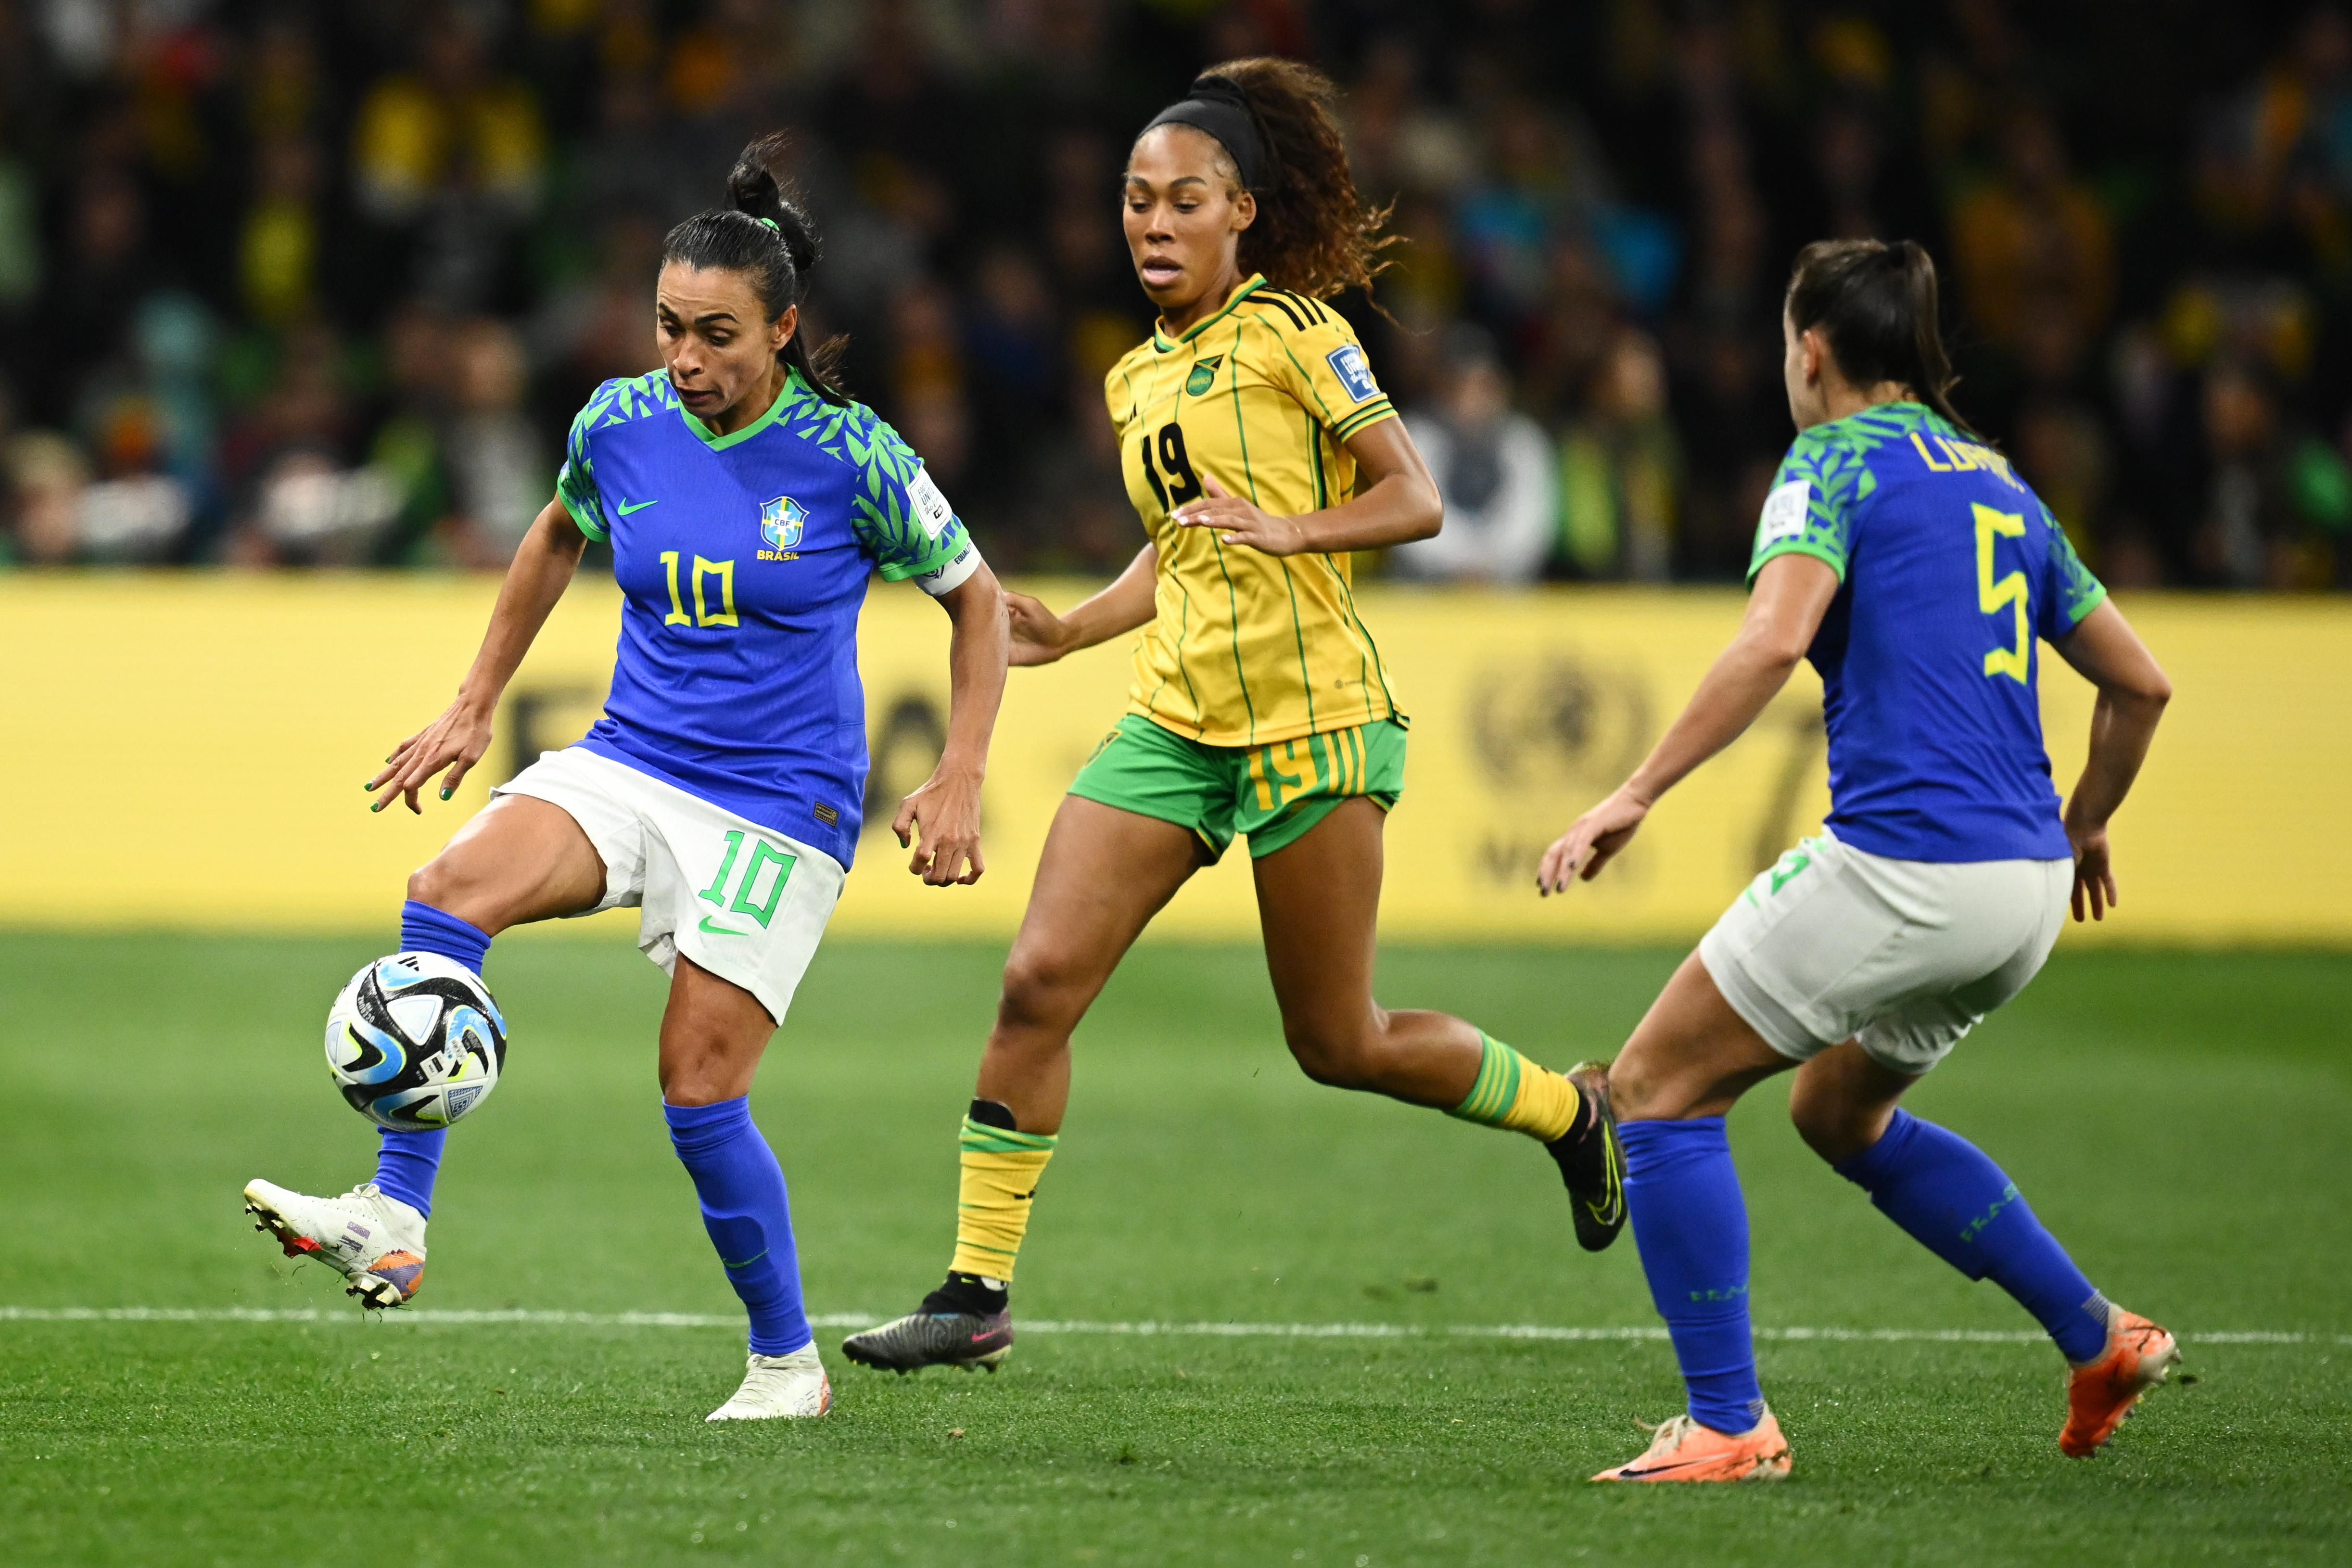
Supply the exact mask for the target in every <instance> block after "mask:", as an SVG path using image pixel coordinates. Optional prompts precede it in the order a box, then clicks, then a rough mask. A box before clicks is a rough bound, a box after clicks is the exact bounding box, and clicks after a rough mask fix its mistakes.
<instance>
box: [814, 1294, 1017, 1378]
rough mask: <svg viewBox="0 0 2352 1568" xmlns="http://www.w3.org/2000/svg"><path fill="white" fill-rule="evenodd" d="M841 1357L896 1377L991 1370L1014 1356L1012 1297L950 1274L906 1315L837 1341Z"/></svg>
mask: <svg viewBox="0 0 2352 1568" xmlns="http://www.w3.org/2000/svg"><path fill="white" fill-rule="evenodd" d="M841 1353H842V1354H844V1355H845V1356H847V1357H848V1358H849V1359H850V1360H852V1361H854V1362H856V1363H858V1364H859V1365H861V1366H870V1367H873V1368H875V1369H876V1370H877V1371H879V1372H895V1373H900V1374H901V1375H904V1374H905V1373H910V1372H920V1371H921V1370H922V1369H923V1368H925V1367H927V1366H960V1367H961V1368H963V1369H964V1370H965V1371H966V1372H970V1371H971V1370H972V1369H973V1368H975V1367H980V1368H984V1369H986V1370H987V1371H989V1372H994V1371H995V1370H996V1369H997V1368H998V1367H999V1366H1002V1365H1003V1363H1004V1358H1005V1357H1006V1356H1009V1355H1011V1354H1012V1353H1013V1308H1012V1303H1011V1298H1010V1296H1009V1294H1008V1293H1007V1292H1006V1291H1003V1290H992V1289H988V1288H987V1287H985V1286H983V1285H982V1284H981V1283H980V1281H979V1280H978V1279H974V1278H972V1277H971V1276H970V1275H966V1274H950V1275H949V1276H948V1279H947V1283H946V1284H944V1285H942V1286H940V1288H939V1289H936V1290H934V1291H932V1292H931V1293H930V1294H929V1295H928V1296H926V1297H924V1298H923V1304H922V1305H921V1306H920V1307H919V1308H917V1309H916V1310H913V1311H911V1312H909V1313H908V1314H907V1315H906V1316H905V1317H903V1318H898V1319H896V1320H894V1321H890V1322H887V1323H884V1324H883V1325H882V1326H881V1327H880V1328H877V1329H865V1330H861V1331H859V1332H857V1333H854V1334H852V1335H850V1336H849V1337H848V1338H847V1339H845V1340H844V1341H842V1342H841Z"/></svg>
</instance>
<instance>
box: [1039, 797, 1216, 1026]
mask: <svg viewBox="0 0 2352 1568" xmlns="http://www.w3.org/2000/svg"><path fill="white" fill-rule="evenodd" d="M1201 853H1202V851H1201V841H1200V839H1199V838H1198V837H1195V836H1194V835H1193V833H1192V831H1191V830H1190V829H1189V828H1185V827H1181V826H1177V825H1176V824H1175V823H1172V822H1163V821H1161V820H1160V818H1158V817H1155V816H1143V815H1141V814H1140V813H1138V812H1132V811H1122V810H1120V809H1119V808H1118V806H1115V805H1103V804H1102V803H1101V802H1100V801H1094V800H1087V799H1085V798H1083V797H1081V796H1078V795H1066V796H1064V797H1063V800H1062V805H1061V809H1060V810H1059V811H1057V812H1055V814H1054V825H1053V826H1052V828H1051V829H1049V830H1048V831H1047V833H1046V835H1045V851H1044V853H1043V854H1041V855H1040V856H1039V857H1038V860H1037V879H1036V881H1035V882H1034V884H1033V885H1032V886H1031V888H1030V889H1029V907H1028V908H1027V909H1026V910H1024V911H1023V912H1022V916H1021V929H1020V931H1019V932H1018V933H1017V934H1016V935H1015V936H1014V937H1013V952H1012V953H1011V955H1010V956H1009V957H1008V958H1007V959H1006V960H1005V964H1004V1000H1005V1005H1006V1007H1007V1008H1008V1009H1009V1010H1012V1011H1013V1012H1016V1013H1026V1012H1035V1011H1044V1012H1049V1013H1059V1012H1061V1011H1064V1010H1066V1009H1067V1008H1069V1007H1072V1006H1075V1007H1076V1008H1078V1009H1080V1010H1083V1009H1084V1008H1085V1006H1086V1005H1087V1003H1088V1002H1091V1001H1092V1000H1093V999H1094V997H1095V994H1096V993H1097V992H1099V991H1100V990H1101V989H1102V987H1103V983H1104V982H1105V981H1107V980H1108V979H1109V978H1110V972H1111V971H1112V970H1113V969H1115V968H1117V967H1118V961H1119V959H1120V958H1121V957H1122V956H1123V955H1124V954H1125V953H1126V952H1127V950H1128V949H1129V947H1130V946H1132V945H1133V944H1134V942H1135V939H1136V938H1137V937H1138V936H1139V935H1141V934H1142V931H1143V928H1144V927H1145V926H1146V925H1148V924H1150V921H1151V917H1152V916H1154V915H1156V914H1158V913H1159V912H1160V910H1161V909H1162V908H1164V907H1165V906H1166V905H1167V902H1168V900H1170V899H1172V898H1174V897H1175V896H1176V889H1179V888H1181V887H1182V886H1183V885H1184V883H1185V880H1186V879H1188V878H1190V877H1191V876H1192V873H1193V872H1194V871H1195V870H1197V869H1198V868H1199V867H1200V863H1201Z"/></svg>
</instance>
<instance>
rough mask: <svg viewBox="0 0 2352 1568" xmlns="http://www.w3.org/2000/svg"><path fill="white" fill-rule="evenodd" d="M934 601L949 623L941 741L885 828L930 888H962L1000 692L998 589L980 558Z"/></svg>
mask: <svg viewBox="0 0 2352 1568" xmlns="http://www.w3.org/2000/svg"><path fill="white" fill-rule="evenodd" d="M940 608H941V609H943V610H945V611H946V612H947V613H948V619H949V620H950V621H952V622H953V623H954V624H955V631H954V634H953V635H952V636H951V637H950V639H949V642H948V742H947V745H946V746H945V747H944V748H943V749H941V751H940V765H939V766H938V767H936V768H933V769H932V770H931V776H930V777H929V779H927V780H925V781H924V783H923V786H922V787H921V788H920V789H919V790H917V791H915V793H914V794H912V795H908V797H907V798H906V800H905V801H904V802H903V803H902V804H901V805H899V807H898V816H897V817H896V818H895V819H893V820H892V822H891V824H890V830H891V831H892V832H893V833H896V834H897V835H898V844H899V847H902V848H903V847H906V846H907V845H908V843H909V841H910V840H911V841H912V842H913V844H914V850H915V855H914V858H913V859H911V860H909V861H908V863H907V869H908V870H909V871H912V872H913V873H914V874H915V875H916V876H918V877H920V878H921V879H923V880H924V881H926V882H928V883H929V884H930V885H931V886H932V887H934V888H945V887H950V886H952V885H955V884H961V885H963V886H966V887H969V886H971V884H972V883H974V882H977V881H979V880H980V878H981V873H982V871H984V870H986V869H987V866H986V865H985V863H984V862H982V859H981V857H980V784H981V780H982V778H983V777H984V776H985V775H986V774H987V773H988V740H989V737H990V735H992V734H993V733H994V732H995V730H996V710H997V705H998V704H999V703H1001V702H1002V701H1003V699H1004V661H1005V645H1006V641H1007V633H1006V629H1005V614H1004V590H1003V588H1001V587H999V586H998V585H997V582H996V574H995V573H993V572H991V571H990V570H989V569H988V563H986V562H982V563H981V564H980V565H979V566H977V567H975V568H974V569H973V571H972V574H971V576H969V577H967V578H965V579H964V580H963V581H962V582H961V583H959V584H956V585H955V586H954V587H952V588H950V589H949V590H948V591H947V592H946V593H945V594H942V595H940ZM910 829H913V830H915V832H914V833H910V831H909V830H910ZM917 833H919V837H916V834H917Z"/></svg>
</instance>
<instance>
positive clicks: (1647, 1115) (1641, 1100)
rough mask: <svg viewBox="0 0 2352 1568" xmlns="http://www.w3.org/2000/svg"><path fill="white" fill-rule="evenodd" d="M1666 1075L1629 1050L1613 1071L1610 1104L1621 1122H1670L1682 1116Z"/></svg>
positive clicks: (1610, 1073)
mask: <svg viewBox="0 0 2352 1568" xmlns="http://www.w3.org/2000/svg"><path fill="white" fill-rule="evenodd" d="M1671 1088H1672V1086H1671V1085H1670V1083H1669V1082H1668V1080H1667V1079H1666V1077H1665V1075H1664V1074H1661V1073H1659V1072H1658V1071H1656V1070H1655V1068H1654V1067H1653V1066H1652V1065H1651V1064H1650V1063H1649V1062H1647V1061H1645V1060H1643V1058H1640V1057H1638V1056H1636V1055H1635V1054H1634V1053H1633V1052H1631V1051H1628V1052H1626V1053H1624V1054H1623V1055H1622V1056H1620V1057H1619V1058H1617V1059H1616V1060H1615V1061H1614V1062H1612V1064H1610V1068H1609V1102H1610V1105H1611V1107H1612V1109H1613V1110H1615V1111H1616V1113H1617V1120H1618V1121H1673V1120H1675V1118H1676V1117H1678V1116H1680V1115H1681V1114H1682V1108H1681V1106H1680V1105H1679V1104H1678V1103H1677V1097H1676V1096H1675V1095H1674V1094H1673V1093H1672V1092H1671Z"/></svg>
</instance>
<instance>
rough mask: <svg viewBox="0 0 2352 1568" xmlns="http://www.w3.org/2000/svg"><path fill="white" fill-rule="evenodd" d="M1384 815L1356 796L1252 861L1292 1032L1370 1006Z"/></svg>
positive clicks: (1269, 954)
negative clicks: (1308, 1023) (1302, 1024)
mask: <svg viewBox="0 0 2352 1568" xmlns="http://www.w3.org/2000/svg"><path fill="white" fill-rule="evenodd" d="M1387 822H1388V813H1386V812H1385V811H1382V810H1381V808H1380V806H1379V805H1377V804H1375V803H1374V802H1373V801H1371V800H1370V799H1369V798H1367V797H1365V796H1363V795H1356V796H1353V797H1351V798H1349V799H1347V800H1343V801H1341V802H1340V803H1339V805H1336V806H1334V807H1332V808H1331V810H1330V811H1329V812H1328V814H1326V815H1325V816H1324V818H1323V820H1322V821H1320V822H1318V823H1317V824H1316V825H1315V826H1312V827H1310V828H1308V829H1307V831H1306V832H1305V833H1303V834H1301V835H1300V836H1299V837H1297V838H1295V839H1293V840H1291V841H1290V842H1289V843H1287V844H1286V845H1284V846H1283V847H1281V848H1279V849H1277V850H1276V851H1274V853H1272V854H1270V855H1267V856H1265V857H1263V858H1258V859H1255V860H1252V861H1251V862H1250V874H1251V876H1252V878H1253V879H1255V881H1256V884H1257V916H1258V928H1259V930H1260V931H1261V932H1262V933H1263V934H1264V936H1265V967H1266V973H1268V975H1270V976H1271V977H1272V978H1273V981H1274V995H1275V1000H1276V1002H1277V1003H1278V1004H1279V1005H1281V1008H1282V1016H1283V1021H1284V1023H1285V1025H1286V1026H1289V1029H1290V1032H1291V1033H1292V1034H1294V1035H1295V1034H1296V1033H1297V1027H1298V1026H1299V1024H1300V1023H1301V1022H1302V1021H1313V1020H1320V1021H1326V1022H1328V1021H1330V1020H1335V1019H1349V1020H1352V1019H1354V1018H1357V1017H1360V1016H1368V1015H1369V1013H1370V1008H1371V1005H1372V965H1373V962H1374V954H1375V952H1376V950H1377V948H1378V944H1379V922H1380V908H1381V872H1382V853H1383V849H1382V843H1381V835H1382V832H1383V830H1384V828H1385V826H1386V825H1387Z"/></svg>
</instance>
